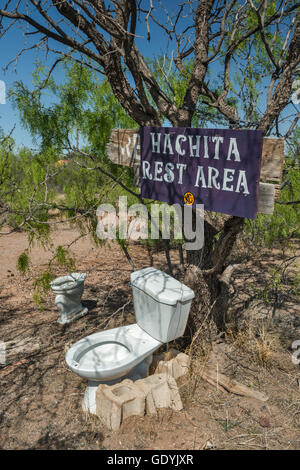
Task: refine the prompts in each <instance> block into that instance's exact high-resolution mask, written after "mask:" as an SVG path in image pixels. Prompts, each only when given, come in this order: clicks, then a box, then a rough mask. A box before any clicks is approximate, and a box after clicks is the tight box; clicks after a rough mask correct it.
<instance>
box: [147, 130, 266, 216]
mask: <svg viewBox="0 0 300 470" xmlns="http://www.w3.org/2000/svg"><path fill="white" fill-rule="evenodd" d="M140 137H141V196H142V197H144V198H149V199H155V200H158V201H164V202H167V203H169V204H175V203H178V204H180V205H184V204H190V205H195V204H204V209H205V210H210V211H215V212H222V213H224V214H230V215H236V216H239V217H247V218H249V219H255V218H256V215H257V193H258V183H259V175H260V165H261V154H262V144H263V131H260V130H254V131H252V130H232V129H196V128H184V127H141V128H140Z"/></svg>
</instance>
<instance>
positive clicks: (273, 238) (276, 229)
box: [246, 163, 300, 248]
mask: <svg viewBox="0 0 300 470" xmlns="http://www.w3.org/2000/svg"><path fill="white" fill-rule="evenodd" d="M285 178H286V179H287V181H288V184H287V185H286V186H285V187H284V188H283V189H282V190H281V191H280V200H281V201H283V202H285V201H286V202H288V201H299V200H300V168H298V167H296V166H290V165H289V163H287V164H286V173H285ZM246 234H247V235H248V236H249V237H251V239H252V240H253V241H254V243H256V244H258V245H261V246H267V247H269V248H271V247H272V246H273V245H274V244H275V243H278V242H279V243H281V244H282V246H283V248H285V247H287V246H288V240H290V239H291V238H300V205H299V204H295V205H293V204H276V203H275V209H274V213H273V215H272V216H270V215H264V214H258V216H257V219H256V220H253V221H251V220H247V221H246Z"/></svg>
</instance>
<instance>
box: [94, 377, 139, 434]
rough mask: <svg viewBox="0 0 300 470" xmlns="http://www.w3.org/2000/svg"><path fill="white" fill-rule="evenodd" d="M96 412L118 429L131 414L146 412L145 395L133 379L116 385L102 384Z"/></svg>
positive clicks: (97, 395)
mask: <svg viewBox="0 0 300 470" xmlns="http://www.w3.org/2000/svg"><path fill="white" fill-rule="evenodd" d="M96 414H97V416H99V418H101V419H102V420H103V422H104V423H105V425H106V426H107V427H108V428H109V429H112V430H113V431H116V430H118V429H119V427H120V425H121V423H122V422H123V421H124V420H125V419H126V418H128V417H129V416H133V415H138V416H144V414H145V395H144V393H143V392H142V390H141V389H140V388H139V387H137V386H136V385H135V384H134V383H133V382H132V381H131V380H129V379H125V380H123V381H122V382H120V383H117V384H115V385H106V384H100V385H99V387H98V388H97V391H96Z"/></svg>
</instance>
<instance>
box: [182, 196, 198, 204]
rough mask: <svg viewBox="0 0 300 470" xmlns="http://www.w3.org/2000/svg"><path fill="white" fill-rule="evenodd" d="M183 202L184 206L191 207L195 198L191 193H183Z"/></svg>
mask: <svg viewBox="0 0 300 470" xmlns="http://www.w3.org/2000/svg"><path fill="white" fill-rule="evenodd" d="M183 200H184V203H185V204H188V205H189V206H191V205H192V204H194V201H195V198H194V195H193V194H192V193H185V195H184V197H183Z"/></svg>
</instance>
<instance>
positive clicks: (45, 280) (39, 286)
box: [33, 270, 55, 310]
mask: <svg viewBox="0 0 300 470" xmlns="http://www.w3.org/2000/svg"><path fill="white" fill-rule="evenodd" d="M54 278H55V276H54V274H53V273H52V271H51V270H49V271H45V272H43V273H42V274H41V275H40V276H38V277H37V278H36V279H35V280H34V282H33V287H34V293H33V300H34V302H35V303H36V305H37V306H38V307H39V308H40V309H41V310H44V297H45V294H46V293H47V292H48V291H49V290H50V282H51V281H53V279H54Z"/></svg>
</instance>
